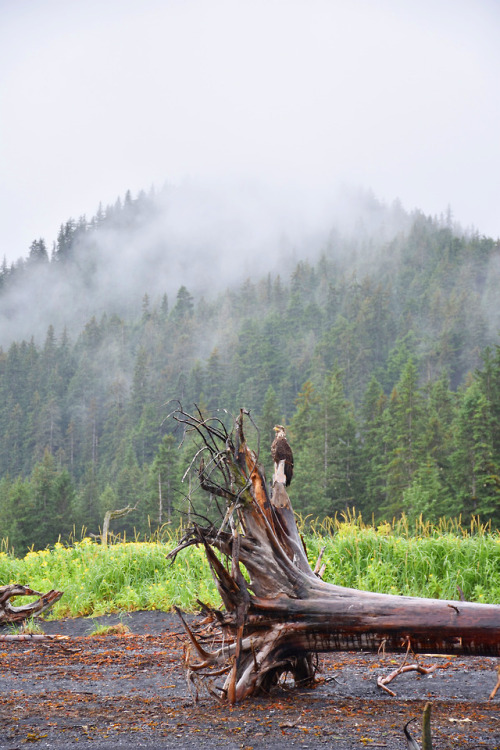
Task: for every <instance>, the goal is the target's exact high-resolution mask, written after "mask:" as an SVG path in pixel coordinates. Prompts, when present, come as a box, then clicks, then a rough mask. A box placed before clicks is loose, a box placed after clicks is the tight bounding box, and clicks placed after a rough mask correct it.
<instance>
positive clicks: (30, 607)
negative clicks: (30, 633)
mask: <svg viewBox="0 0 500 750" xmlns="http://www.w3.org/2000/svg"><path fill="white" fill-rule="evenodd" d="M62 595H63V592H62V591H54V590H52V591H48V592H47V593H46V594H41V593H40V592H39V591H34V590H33V589H30V588H29V587H28V586H22V585H21V584H19V583H11V584H9V585H8V586H0V625H10V624H16V625H20V624H21V623H23V622H25V620H27V619H29V618H30V617H36V616H38V615H41V614H42V612H46V611H47V610H48V609H50V608H51V607H52V606H53V605H54V604H55V603H56V602H58V601H59V599H60V598H61V596H62ZM15 596H38V597H39V598H38V599H37V600H36V601H34V602H31V603H29V604H23V605H21V606H19V607H14V606H13V605H12V604H11V603H10V599H12V598H13V597H15Z"/></svg>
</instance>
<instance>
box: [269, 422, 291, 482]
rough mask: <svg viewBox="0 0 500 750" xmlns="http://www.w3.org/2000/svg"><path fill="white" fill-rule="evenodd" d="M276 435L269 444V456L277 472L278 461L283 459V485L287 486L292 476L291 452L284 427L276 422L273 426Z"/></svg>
mask: <svg viewBox="0 0 500 750" xmlns="http://www.w3.org/2000/svg"><path fill="white" fill-rule="evenodd" d="M274 431H275V433H276V437H275V438H274V440H273V442H272V445H271V456H272V458H273V461H274V470H275V473H276V474H277V473H278V471H279V468H280V463H281V461H283V462H284V463H283V466H282V471H284V473H285V485H286V486H287V487H288V485H289V484H290V482H291V481H292V476H293V453H292V449H291V448H290V445H289V443H288V440H287V439H286V432H285V428H284V427H283V425H281V424H277V425H276V427H275V428H274Z"/></svg>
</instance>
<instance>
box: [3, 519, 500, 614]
mask: <svg viewBox="0 0 500 750" xmlns="http://www.w3.org/2000/svg"><path fill="white" fill-rule="evenodd" d="M174 544H175V540H174V539H173V538H172V539H170V540H169V541H166V542H129V543H124V542H121V543H117V544H113V545H109V546H107V547H104V546H102V545H100V544H98V543H96V542H94V541H92V540H91V539H89V538H84V539H83V540H82V541H80V542H76V543H75V544H73V545H71V546H64V545H62V544H60V543H57V544H56V545H55V546H54V547H53V548H51V549H45V550H39V551H30V552H28V554H27V555H26V556H25V557H24V558H22V559H20V558H16V557H14V556H13V555H11V554H9V553H7V552H5V551H4V552H1V553H0V580H2V581H5V582H6V583H8V582H11V581H12V582H13V581H17V582H29V583H30V585H31V586H33V587H34V588H35V589H36V590H38V591H46V590H48V589H50V588H56V589H59V590H62V591H64V596H63V598H62V599H61V600H60V601H59V602H58V603H57V604H56V605H55V606H54V608H53V610H51V615H50V616H51V617H63V616H73V617H74V616H78V615H87V616H88V615H95V616H97V615H101V614H105V613H109V612H116V611H132V610H141V609H161V610H169V609H171V608H172V607H173V606H174V605H177V606H179V607H181V608H182V609H184V610H187V611H189V610H191V611H192V610H196V609H197V608H198V605H197V599H200V600H201V601H203V602H206V603H208V604H211V605H214V606H220V599H219V597H218V594H217V592H216V590H215V587H214V584H213V580H212V577H211V574H210V571H209V569H208V566H207V563H206V560H205V556H204V553H203V551H202V550H201V549H199V548H191V549H190V550H187V551H185V552H183V553H181V554H180V555H179V557H178V558H177V560H176V562H175V563H173V564H172V563H170V562H169V561H168V560H167V559H166V555H167V554H168V552H169V551H170V550H171V549H172V548H173V546H174ZM306 544H307V549H308V554H309V559H310V562H311V563H312V564H313V565H314V562H315V560H316V559H317V556H318V554H319V551H320V549H321V548H322V547H323V546H326V551H325V554H324V558H323V559H324V561H325V562H326V573H325V577H324V580H326V581H329V582H330V583H335V584H338V585H342V586H349V587H354V588H360V589H365V590H369V591H379V592H382V593H390V594H407V595H411V596H425V597H431V598H441V599H458V598H459V595H458V589H457V586H459V587H460V588H461V590H462V591H463V593H464V595H465V598H466V599H468V600H470V601H478V602H490V603H496V604H500V534H499V532H492V531H491V530H490V529H489V528H485V527H483V526H481V525H480V524H479V523H477V522H473V523H472V525H471V526H470V527H469V528H466V527H464V526H462V525H461V523H460V522H451V521H446V520H442V521H441V522H440V523H439V524H437V525H432V524H430V523H425V522H423V521H422V520H421V519H418V520H417V521H416V522H415V523H414V524H409V522H408V520H407V519H406V518H403V519H402V520H400V521H399V522H396V523H394V524H392V525H391V524H389V523H384V524H381V525H379V526H378V527H375V526H373V525H366V524H364V523H363V522H362V520H361V517H360V516H358V517H356V516H355V515H351V516H350V518H345V520H343V521H340V520H338V519H335V520H332V519H326V520H325V521H324V522H323V523H322V524H319V523H316V524H314V525H313V527H312V531H310V533H309V534H308V535H307V536H306Z"/></svg>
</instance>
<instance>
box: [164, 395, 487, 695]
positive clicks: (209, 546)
mask: <svg viewBox="0 0 500 750" xmlns="http://www.w3.org/2000/svg"><path fill="white" fill-rule="evenodd" d="M173 416H174V418H175V419H176V420H177V421H178V422H180V423H182V424H183V425H184V428H185V429H186V430H194V431H195V432H196V433H197V435H198V438H199V439H201V447H200V448H199V450H198V451H197V456H198V455H200V456H201V457H202V460H201V463H200V466H199V471H198V475H199V482H200V485H201V487H202V488H203V489H204V490H206V491H207V492H208V493H210V495H211V496H216V497H218V498H222V499H223V500H224V507H222V508H221V521H220V523H219V524H218V526H215V525H214V524H212V523H207V522H205V525H201V524H198V523H195V524H194V525H192V527H191V528H189V529H188V531H187V532H186V534H185V536H184V537H183V539H182V540H181V541H180V543H179V545H178V546H177V547H176V549H175V550H173V552H172V553H171V555H170V556H171V558H173V559H174V558H175V557H176V556H177V555H178V554H179V552H180V551H181V550H184V549H185V548H187V547H189V546H191V545H202V546H203V547H204V549H205V553H206V556H207V559H208V562H209V565H210V568H211V571H212V575H213V577H214V580H215V582H216V585H217V588H218V591H219V593H220V595H221V598H222V601H223V604H224V610H223V611H219V610H214V609H212V608H210V607H208V606H206V605H204V604H203V603H202V602H200V606H201V608H202V611H203V612H204V614H205V615H206V618H207V619H206V620H205V624H206V623H207V622H208V623H209V627H210V629H211V631H213V629H214V628H215V629H217V630H218V632H219V637H218V638H217V639H216V640H215V642H218V643H219V644H220V645H219V646H218V647H217V648H215V649H213V650H209V649H208V648H207V647H206V644H205V637H206V635H207V633H206V631H205V635H203V634H199V633H198V634H196V635H195V634H194V633H193V632H192V631H191V629H190V627H189V626H188V624H187V623H186V622H185V620H184V618H183V617H182V613H180V612H179V615H180V617H181V619H182V621H183V624H184V627H185V629H186V631H187V633H188V636H189V639H190V647H189V649H188V651H187V653H186V658H185V662H186V667H187V671H188V676H189V679H190V682H191V683H192V684H193V685H194V686H195V687H196V690H197V686H198V685H199V684H200V682H202V683H203V684H205V686H206V687H207V688H208V690H209V691H210V692H211V693H212V694H213V695H214V696H216V697H217V698H219V699H220V700H227V701H229V702H230V703H234V702H236V701H241V700H243V699H244V698H247V697H248V696H251V695H255V694H257V693H259V692H261V691H268V690H269V689H270V688H271V687H272V686H273V685H274V684H275V683H277V681H278V680H279V679H280V677H282V676H283V675H284V674H285V673H287V674H289V675H290V676H291V677H292V678H293V679H294V681H295V684H298V685H301V686H304V685H307V686H312V685H314V682H315V672H316V656H317V654H318V653H320V652H327V651H341V650H349V651H351V650H363V651H365V650H372V651H373V650H375V651H376V650H378V649H379V648H381V647H384V648H385V650H386V651H394V652H400V651H407V650H408V649H409V648H411V649H412V650H413V651H414V652H434V653H447V654H448V653H449V654H477V655H489V656H500V606H495V605H487V604H475V603H469V602H450V601H440V600H434V599H422V598H414V597H408V596H392V595H388V594H377V593H370V592H366V591H359V590H356V589H350V588H344V587H342V586H335V585H332V584H329V583H326V582H324V581H322V580H321V579H320V578H319V577H318V576H317V575H315V573H314V571H313V570H312V569H311V567H310V565H309V562H308V560H307V555H306V552H305V549H304V545H303V542H302V539H301V537H300V534H299V531H298V529H297V526H296V523H295V517H294V513H293V510H292V506H291V503H290V498H289V496H288V493H287V491H286V488H285V478H284V476H280V474H279V472H278V474H277V475H276V476H275V481H274V485H273V488H272V491H271V492H270V493H269V491H268V488H267V484H266V479H265V476H264V472H263V469H262V468H261V466H260V464H259V461H258V455H257V454H256V453H255V452H254V451H253V450H251V449H250V448H249V446H248V445H247V443H246V440H245V436H244V432H243V422H244V419H245V417H247V418H249V415H248V413H247V412H245V411H243V410H242V411H241V413H240V415H239V417H238V419H237V420H236V423H235V427H234V430H233V431H232V432H231V433H228V432H227V431H226V429H225V427H224V425H223V423H222V422H221V421H220V420H218V419H208V420H205V419H203V417H202V415H201V414H199V415H198V416H193V415H190V414H187V413H186V412H184V411H183V410H182V409H179V410H178V411H177V412H175V413H174V415H173ZM280 479H281V481H279V480H280ZM217 551H218V552H219V553H222V555H218V554H216V552H217ZM220 557H222V560H223V561H224V562H222V561H221V559H220ZM244 573H245V575H244ZM211 637H212V638H213V633H211ZM216 678H219V680H220V683H218V682H217V681H216Z"/></svg>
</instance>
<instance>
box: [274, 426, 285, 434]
mask: <svg viewBox="0 0 500 750" xmlns="http://www.w3.org/2000/svg"><path fill="white" fill-rule="evenodd" d="M273 430H274V431H275V433H276V435H283V437H284V436H285V435H286V432H285V428H284V427H283V425H282V424H277V425H275V426H274V427H273Z"/></svg>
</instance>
